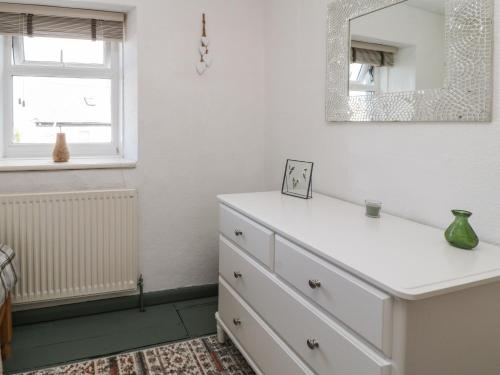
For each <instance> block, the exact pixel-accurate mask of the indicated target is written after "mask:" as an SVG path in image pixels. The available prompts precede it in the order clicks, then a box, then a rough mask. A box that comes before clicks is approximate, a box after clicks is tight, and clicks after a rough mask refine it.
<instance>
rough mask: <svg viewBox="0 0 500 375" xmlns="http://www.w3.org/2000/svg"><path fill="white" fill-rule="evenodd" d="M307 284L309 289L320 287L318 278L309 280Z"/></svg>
mask: <svg viewBox="0 0 500 375" xmlns="http://www.w3.org/2000/svg"><path fill="white" fill-rule="evenodd" d="M309 286H310V287H311V289H318V288H321V281H319V280H309Z"/></svg>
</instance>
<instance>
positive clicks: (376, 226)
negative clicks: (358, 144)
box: [218, 192, 500, 300]
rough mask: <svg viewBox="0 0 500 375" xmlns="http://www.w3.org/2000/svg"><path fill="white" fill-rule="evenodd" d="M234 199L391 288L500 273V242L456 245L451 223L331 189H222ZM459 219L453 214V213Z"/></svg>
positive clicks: (407, 289) (279, 229)
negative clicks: (310, 193)
mask: <svg viewBox="0 0 500 375" xmlns="http://www.w3.org/2000/svg"><path fill="white" fill-rule="evenodd" d="M218 198H219V200H220V201H221V202H222V203H224V204H226V205H227V206H229V207H231V208H233V209H235V210H236V211H239V212H240V213H242V214H244V215H246V216H248V217H250V218H251V219H253V220H255V221H257V222H258V223H260V224H262V225H264V226H266V227H268V228H270V229H272V230H273V231H274V232H276V233H277V234H279V235H281V236H283V237H285V238H287V239H289V240H291V241H292V242H295V243H297V244H298V245H301V246H303V247H305V248H306V249H308V250H310V251H311V252H313V253H315V254H316V255H318V256H320V257H322V258H324V259H325V260H328V261H330V262H332V263H333V264H335V265H337V266H339V267H341V268H343V269H345V270H347V271H349V272H351V273H352V274H354V275H356V276H358V277H360V278H362V279H364V280H365V281H368V282H369V283H371V284H373V285H375V286H377V287H379V288H380V289H382V290H385V291H387V292H388V293H390V294H392V295H394V296H396V297H400V298H402V299H406V300H417V299H423V298H427V297H431V296H435V295H440V294H445V293H449V292H452V291H456V290H461V289H465V288H468V287H471V286H474V285H480V284H485V283H489V282H494V281H500V247H497V246H493V245H489V244H486V243H481V244H480V245H479V247H478V248H477V249H476V250H474V251H465V250H459V249H456V248H454V247H452V246H450V245H449V244H448V243H447V242H446V240H445V238H444V231H442V230H439V229H436V228H432V227H429V226H426V225H422V224H418V223H415V222H412V221H409V220H405V219H401V218H398V217H395V216H391V215H387V214H383V216H382V217H381V218H380V219H370V218H368V217H366V216H365V215H364V210H365V209H364V207H361V206H357V205H355V204H352V203H347V202H344V201H341V200H338V199H333V198H329V197H327V196H324V195H320V194H314V198H313V199H311V200H303V199H299V198H294V197H290V196H285V195H282V194H281V193H280V192H265V193H250V194H232V195H221V196H219V197H218ZM450 220H451V218H450Z"/></svg>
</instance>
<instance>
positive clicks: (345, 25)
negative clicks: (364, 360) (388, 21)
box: [326, 0, 494, 122]
mask: <svg viewBox="0 0 500 375" xmlns="http://www.w3.org/2000/svg"><path fill="white" fill-rule="evenodd" d="M403 2H404V1H401V0H333V1H332V2H331V3H330V4H329V5H328V36H327V92H326V117H327V121H330V122H369V121H373V122H408V121H422V122H423V121H426V122H445V121H452V122H460V121H463V122H489V121H491V116H492V102H493V99H492V92H493V78H492V77H493V14H494V9H493V7H494V4H493V0H447V1H446V25H445V30H446V31H445V33H446V35H445V45H446V64H447V69H446V70H447V71H446V77H445V82H444V88H442V89H431V90H420V91H409V92H397V93H387V94H381V95H367V96H355V97H350V96H349V83H348V82H349V48H350V29H349V27H350V20H351V19H353V18H356V17H359V16H362V15H364V14H368V13H370V12H374V11H376V10H379V9H383V8H385V7H388V6H391V5H395V4H399V3H403Z"/></svg>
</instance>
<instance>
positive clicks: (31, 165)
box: [0, 157, 137, 172]
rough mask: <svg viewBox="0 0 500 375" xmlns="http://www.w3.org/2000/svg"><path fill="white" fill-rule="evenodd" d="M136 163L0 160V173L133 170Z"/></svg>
mask: <svg viewBox="0 0 500 375" xmlns="http://www.w3.org/2000/svg"><path fill="white" fill-rule="evenodd" d="M136 164H137V162H136V161H134V160H129V159H122V158H118V157H115V158H113V157H92V158H91V157H87V158H85V157H80V158H77V157H75V158H72V159H70V161H68V162H67V163H55V162H53V161H52V160H51V159H45V158H43V159H20V158H19V159H17V158H7V159H0V172H15V171H54V170H55V171H59V170H79V169H119V168H135V166H136Z"/></svg>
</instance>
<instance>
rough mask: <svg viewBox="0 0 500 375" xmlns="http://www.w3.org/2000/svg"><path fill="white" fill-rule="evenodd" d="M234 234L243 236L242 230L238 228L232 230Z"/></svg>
mask: <svg viewBox="0 0 500 375" xmlns="http://www.w3.org/2000/svg"><path fill="white" fill-rule="evenodd" d="M234 235H235V236H236V237H241V236H243V232H242V231H241V230H239V229H235V230H234Z"/></svg>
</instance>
